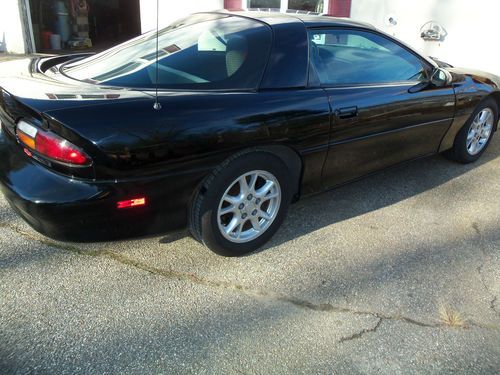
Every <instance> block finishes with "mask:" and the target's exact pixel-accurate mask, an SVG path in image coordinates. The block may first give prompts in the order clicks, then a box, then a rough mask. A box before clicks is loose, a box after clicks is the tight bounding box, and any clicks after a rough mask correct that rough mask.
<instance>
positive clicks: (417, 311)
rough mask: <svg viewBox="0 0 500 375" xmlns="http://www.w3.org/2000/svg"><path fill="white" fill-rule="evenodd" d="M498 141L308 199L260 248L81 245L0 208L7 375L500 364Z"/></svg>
mask: <svg viewBox="0 0 500 375" xmlns="http://www.w3.org/2000/svg"><path fill="white" fill-rule="evenodd" d="M499 155H500V136H499V135H498V134H497V135H496V139H495V140H494V141H493V143H492V144H491V146H490V148H489V150H488V152H487V153H486V154H485V155H484V156H483V158H482V159H481V160H480V161H479V162H478V163H476V164H474V165H468V166H463V165H459V164H454V163H452V162H450V161H447V160H445V159H443V158H442V157H439V156H436V157H433V158H430V159H426V160H421V161H417V162H414V163H411V164H409V165H406V166H404V167H401V168H399V169H396V170H391V171H387V172H384V173H382V174H379V175H377V176H374V177H370V178H367V179H365V180H363V181H360V182H356V183H354V184H351V185H348V186H345V187H343V188H340V189H337V190H335V191H332V192H328V193H325V194H321V195H318V196H315V197H313V198H310V199H307V200H303V201H301V202H299V203H297V204H296V205H294V206H293V207H292V209H291V212H290V215H289V218H288V220H287V221H286V222H285V224H284V226H283V228H282V229H281V230H280V231H279V232H278V234H277V235H276V236H275V238H274V239H273V240H272V242H271V243H270V244H269V246H267V247H266V248H265V249H263V250H262V251H260V252H258V253H256V254H252V255H250V256H246V257H242V258H233V259H229V258H222V257H219V256H216V255H214V254H212V253H211V252H209V251H208V250H207V249H205V248H204V247H203V246H201V245H200V244H198V243H197V242H195V241H194V240H192V239H190V238H189V237H186V236H185V234H183V233H178V234H172V235H168V236H163V237H157V238H150V239H141V240H135V241H123V242H114V243H100V244H67V243H60V242H55V241H52V240H50V239H47V238H45V237H43V236H41V235H39V234H37V233H36V232H34V231H33V230H32V229H30V228H29V227H28V226H27V225H26V224H24V222H23V221H22V220H20V219H19V218H18V217H17V216H16V215H15V214H14V212H13V211H12V210H11V209H10V208H9V206H8V205H7V203H6V202H5V201H4V200H3V198H1V199H0V241H1V242H0V243H1V249H0V324H1V326H0V372H2V373H31V372H39V373H50V374H54V373H96V374H101V373H152V372H154V373H209V374H215V373H229V374H232V373H235V374H241V373H245V374H246V373H249V374H250V373H252V374H253V373H255V374H273V373H286V372H293V373H336V374H347V373H349V374H358V373H359V374H366V373H367V374H398V373H401V374H411V373H418V374H430V373H440V374H443V373H449V374H459V373H467V374H493V373H499V371H500V314H499V313H500V301H499V299H498V296H500V157H499Z"/></svg>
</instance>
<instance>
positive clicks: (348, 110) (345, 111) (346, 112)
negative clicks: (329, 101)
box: [335, 107, 358, 119]
mask: <svg viewBox="0 0 500 375" xmlns="http://www.w3.org/2000/svg"><path fill="white" fill-rule="evenodd" d="M357 115H358V107H345V108H339V109H337V110H336V111H335V116H337V117H338V118H339V119H346V118H353V117H356V116H357Z"/></svg>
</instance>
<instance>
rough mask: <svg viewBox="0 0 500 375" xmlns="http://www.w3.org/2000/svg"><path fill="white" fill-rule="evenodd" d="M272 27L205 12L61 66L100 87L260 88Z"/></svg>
mask: <svg viewBox="0 0 500 375" xmlns="http://www.w3.org/2000/svg"><path fill="white" fill-rule="evenodd" d="M271 38H272V36H271V31H270V29H269V27H268V26H266V25H264V24H262V23H260V22H257V21H253V20H250V19H246V18H242V17H236V16H229V15H224V14H200V15H195V16H191V17H188V18H185V19H183V20H180V21H178V22H176V23H174V24H172V25H171V26H169V27H167V28H166V29H163V30H161V31H160V32H159V38H158V46H159V49H158V72H157V70H156V63H155V62H156V54H157V51H156V32H151V33H148V34H144V35H142V36H140V37H138V38H135V39H133V40H131V41H129V42H126V43H124V44H121V45H119V46H116V47H114V48H111V49H109V50H107V51H104V52H102V53H99V54H97V55H94V56H91V57H88V58H85V59H82V60H78V61H76V62H73V63H69V64H67V65H65V66H63V67H62V72H63V73H64V74H66V75H67V76H69V77H71V78H74V79H77V80H81V81H85V82H91V83H95V84H102V85H106V86H120V87H130V88H143V89H152V88H154V87H155V86H156V75H157V73H158V86H159V88H160V89H161V88H164V89H200V90H207V89H208V90H209V89H255V88H257V86H258V85H259V82H260V79H261V77H262V75H263V72H264V68H265V66H266V63H267V59H268V55H269V51H270V47H271Z"/></svg>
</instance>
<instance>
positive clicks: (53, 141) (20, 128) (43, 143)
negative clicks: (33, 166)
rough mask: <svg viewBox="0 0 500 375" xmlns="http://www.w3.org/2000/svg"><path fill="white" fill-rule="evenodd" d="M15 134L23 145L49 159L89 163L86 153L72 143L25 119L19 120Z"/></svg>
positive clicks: (80, 163) (78, 163)
mask: <svg viewBox="0 0 500 375" xmlns="http://www.w3.org/2000/svg"><path fill="white" fill-rule="evenodd" d="M16 134H17V138H18V139H19V142H21V143H22V144H23V145H24V146H26V147H27V148H28V149H30V150H33V151H36V152H37V153H38V154H40V155H42V156H45V157H47V158H49V159H52V160H56V161H59V162H62V163H67V164H74V165H79V166H82V165H89V164H90V162H91V160H90V158H89V157H88V156H87V154H85V152H83V151H82V150H80V149H79V148H78V147H76V146H75V145H74V144H72V143H70V142H69V141H67V140H65V139H64V138H61V137H60V136H58V135H56V134H54V133H51V132H48V131H45V130H42V129H40V128H38V127H36V126H33V125H31V124H29V123H27V122H26V121H23V120H21V121H19V123H18V124H17V128H16Z"/></svg>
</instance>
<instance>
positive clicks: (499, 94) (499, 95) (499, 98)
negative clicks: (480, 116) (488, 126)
mask: <svg viewBox="0 0 500 375" xmlns="http://www.w3.org/2000/svg"><path fill="white" fill-rule="evenodd" d="M489 97H490V98H493V100H495V103H497V109H498V110H499V111H500V91H495V92H493V93H491V94H490V95H489ZM493 129H494V131H497V130H498V122H497V123H495V125H494V128H493Z"/></svg>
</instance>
